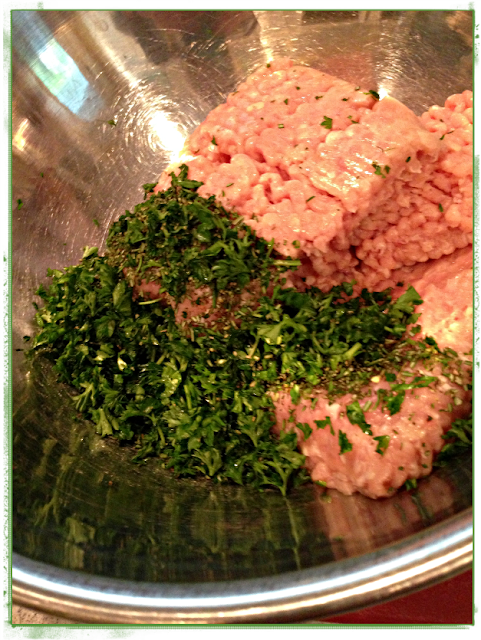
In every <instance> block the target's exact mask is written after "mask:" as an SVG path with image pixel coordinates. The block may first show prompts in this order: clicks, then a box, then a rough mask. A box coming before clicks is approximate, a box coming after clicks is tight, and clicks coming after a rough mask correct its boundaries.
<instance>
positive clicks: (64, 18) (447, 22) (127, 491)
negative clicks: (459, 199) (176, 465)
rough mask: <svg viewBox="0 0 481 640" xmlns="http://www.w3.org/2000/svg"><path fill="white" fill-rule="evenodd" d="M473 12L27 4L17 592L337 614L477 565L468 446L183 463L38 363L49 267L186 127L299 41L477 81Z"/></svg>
mask: <svg viewBox="0 0 481 640" xmlns="http://www.w3.org/2000/svg"><path fill="white" fill-rule="evenodd" d="M471 20H472V12H469V11H421V12H417V11H382V12H381V11H371V12H366V11H348V12H344V11H244V12H237V11H231V12H229V11H183V12H175V11H13V12H12V69H13V82H12V134H13V147H12V180H13V193H12V195H13V215H12V230H13V231H12V247H13V292H14V293H13V351H12V361H13V368H12V381H13V422H14V427H13V510H12V525H13V549H14V554H13V597H14V600H15V601H16V602H17V603H20V604H25V605H29V606H33V607H37V608H40V609H43V610H46V611H50V612H53V613H56V614H60V615H64V616H67V617H71V618H75V619H78V620H83V621H90V622H107V623H119V622H136V623H176V622H194V623H200V622H223V623H232V622H266V621H271V622H272V621H282V622H286V621H294V620H305V619H312V618H314V617H316V618H322V617H325V616H327V615H331V614H333V613H341V612H344V611H348V610H352V609H355V608H359V607H364V606H367V605H371V604H375V603H378V602H381V601H383V600H386V599H389V598H392V597H395V596H398V595H401V594H406V593H408V592H410V591H412V590H415V589H419V588H421V587H424V586H428V585H430V584H433V583H435V582H438V581H441V580H443V579H445V578H448V577H451V576H453V575H455V574H456V573H458V572H461V571H463V570H465V569H467V568H468V567H469V566H470V563H471V533H472V531H471V530H472V511H471V459H470V457H465V458H462V459H458V460H456V461H454V462H453V463H452V464H451V466H449V467H446V468H444V469H440V470H438V471H436V472H435V473H434V474H433V475H432V476H431V477H429V478H428V479H426V480H424V481H422V482H420V483H419V488H418V490H417V491H416V492H414V493H412V492H411V493H407V492H400V493H399V494H397V495H396V496H394V497H392V498H390V499H387V500H380V501H372V500H369V499H367V498H365V497H363V496H359V495H356V496H352V497H346V496H343V495H340V494H339V493H337V492H335V491H327V492H325V491H324V490H323V489H321V488H320V487H317V486H304V487H302V488H299V489H297V490H296V491H294V492H293V493H292V494H291V495H289V497H288V498H286V499H285V498H283V497H282V496H280V495H277V494H275V493H269V492H265V493H262V494H258V493H254V492H252V491H251V490H249V489H247V488H239V487H229V486H225V487H224V486H213V485H211V484H209V483H207V482H201V481H175V480H173V479H172V478H171V477H170V476H169V475H168V474H166V473H165V472H162V471H161V470H159V469H157V468H156V466H155V463H154V462H152V463H150V464H147V465H145V466H143V467H133V466H132V465H131V463H130V457H131V453H130V452H129V451H128V449H126V448H121V447H119V446H118V444H117V442H110V441H108V440H101V439H99V438H98V436H96V435H95V434H94V433H93V432H92V428H91V426H90V425H89V424H88V423H85V422H82V421H79V420H78V419H77V416H76V415H75V413H74V411H73V408H72V404H71V402H70V399H69V389H67V388H65V387H61V386H59V385H57V384H56V382H55V379H54V376H53V374H52V371H51V369H50V368H49V366H48V364H47V363H44V362H41V361H33V362H31V361H26V359H25V357H24V353H23V352H22V351H17V349H23V348H24V347H25V343H24V341H23V336H25V335H32V333H33V330H34V329H33V322H32V320H33V314H34V310H33V307H32V304H31V303H32V301H33V299H34V291H35V290H36V288H37V286H38V285H39V283H40V282H44V281H46V270H47V268H48V267H50V268H62V267H64V266H67V265H70V264H74V263H76V262H78V260H79V258H80V256H81V252H82V247H84V246H85V245H89V246H92V245H97V246H99V247H101V248H103V246H104V243H105V236H106V230H107V227H108V225H109V223H110V222H111V221H112V220H113V219H115V218H117V217H118V216H119V215H121V214H122V213H124V210H125V209H126V208H130V207H132V206H133V205H134V204H136V202H138V201H140V200H141V199H142V196H143V192H142V188H141V187H142V184H144V183H147V182H153V181H155V180H156V178H157V177H158V175H159V174H160V172H161V171H162V170H163V169H164V168H165V166H166V165H167V164H168V162H169V161H170V160H171V159H172V158H174V157H175V156H176V155H177V153H178V152H179V150H180V148H181V147H182V145H183V142H184V139H185V137H186V136H187V135H188V134H189V133H190V132H191V131H192V130H193V129H194V127H195V126H196V125H197V124H198V123H199V122H201V121H202V120H203V119H204V117H205V116H206V115H207V113H208V112H209V111H210V110H211V109H212V108H213V107H215V106H216V105H217V104H219V103H220V102H222V101H223V100H224V99H225V97H226V95H227V93H228V92H230V91H232V90H233V89H234V88H235V86H236V85H237V84H238V83H239V82H240V81H242V80H243V79H244V78H245V77H246V76H247V75H248V74H250V73H251V72H252V71H253V70H254V69H255V68H256V67H257V66H258V65H260V64H264V63H265V62H266V61H268V60H269V59H271V58H272V57H277V56H289V57H291V58H293V59H294V60H295V61H296V62H298V63H301V64H309V65H312V66H315V67H317V68H319V69H322V70H324V71H327V72H329V73H332V74H335V75H338V76H340V77H343V78H346V79H348V80H352V81H354V82H357V83H359V84H364V85H367V86H369V87H372V88H376V89H377V90H378V91H382V92H384V93H389V94H391V95H393V96H394V97H396V98H398V99H400V100H402V101H403V102H405V103H406V104H407V105H408V106H410V107H411V108H412V109H414V111H416V112H417V113H421V112H422V111H423V110H424V109H426V108H427V107H428V106H430V105H432V104H436V103H437V104H442V103H443V102H444V100H445V99H446V97H447V96H448V95H450V94H452V93H456V92H460V91H463V90H464V89H468V88H471V86H472V41H471V27H472V24H471Z"/></svg>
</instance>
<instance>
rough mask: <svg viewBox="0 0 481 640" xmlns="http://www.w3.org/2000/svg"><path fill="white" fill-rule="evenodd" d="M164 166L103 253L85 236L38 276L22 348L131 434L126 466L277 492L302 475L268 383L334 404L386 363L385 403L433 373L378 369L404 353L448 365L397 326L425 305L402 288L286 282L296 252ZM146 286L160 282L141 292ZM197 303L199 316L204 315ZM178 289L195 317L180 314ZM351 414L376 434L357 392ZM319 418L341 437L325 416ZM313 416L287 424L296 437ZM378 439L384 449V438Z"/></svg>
mask: <svg viewBox="0 0 481 640" xmlns="http://www.w3.org/2000/svg"><path fill="white" fill-rule="evenodd" d="M171 175H172V185H171V187H169V189H167V190H165V191H159V192H158V193H152V189H153V188H154V186H155V184H153V183H152V184H147V185H144V191H145V197H144V201H143V202H142V203H140V204H138V205H136V206H135V207H134V209H133V210H132V211H131V212H130V211H126V212H125V214H124V215H122V216H120V218H119V219H118V220H117V221H116V222H114V223H113V224H112V225H111V227H110V229H109V232H108V238H107V251H106V254H105V255H104V256H100V255H99V253H98V250H97V248H95V247H86V248H85V250H84V253H83V256H82V259H81V261H80V263H79V264H78V265H75V266H71V267H67V268H66V269H64V270H57V269H55V270H49V271H48V273H47V275H48V276H49V277H50V279H51V282H50V284H49V285H48V286H44V285H41V286H40V287H39V289H38V291H37V294H38V296H39V297H40V298H41V299H42V301H43V306H36V309H37V312H36V321H37V325H38V327H39V331H38V333H37V335H36V336H35V338H34V339H33V340H32V348H31V350H30V351H29V353H30V355H33V354H34V353H38V354H42V355H44V356H46V357H49V358H50V359H51V360H52V361H53V363H54V364H53V366H54V370H55V372H56V373H57V375H58V378H59V380H60V381H62V382H65V383H67V384H69V385H70V386H72V387H73V388H74V389H75V390H76V392H77V393H76V395H75V396H74V397H73V402H74V406H75V408H76V409H77V411H78V412H79V413H82V414H83V415H84V416H85V417H87V418H89V419H90V420H91V421H92V422H93V423H94V425H95V429H96V431H97V433H98V434H100V435H101V436H103V437H107V436H109V437H112V438H116V439H117V440H119V441H120V442H122V443H124V444H129V445H130V446H131V447H132V450H133V454H134V461H135V462H138V463H142V462H145V461H146V460H147V459H148V458H153V459H154V460H157V464H159V465H160V466H161V467H162V468H164V469H166V470H170V471H171V472H172V473H173V474H175V475H176V476H183V477H197V476H207V477H209V478H210V479H211V480H212V481H214V482H234V483H237V484H249V485H252V486H253V487H255V488H257V489H259V490H264V489H266V488H268V487H271V488H276V489H278V490H279V491H281V492H282V493H283V494H286V492H287V491H288V489H289V488H291V487H295V486H297V485H298V484H300V483H302V482H305V481H307V480H308V476H307V472H306V471H305V470H304V469H303V464H304V456H303V455H302V454H301V453H300V452H299V451H298V450H297V437H296V433H295V432H294V431H282V432H281V434H280V435H279V436H274V435H273V433H272V427H273V426H274V424H275V412H274V409H275V406H274V400H273V397H274V396H275V394H276V393H278V392H279V391H287V392H288V393H290V397H291V400H292V403H293V404H294V405H299V403H300V402H301V400H302V398H306V397H307V398H308V397H310V396H311V395H312V391H313V390H315V389H319V388H323V389H324V390H325V391H326V394H327V397H328V399H329V400H330V401H331V400H333V399H334V398H336V397H340V396H342V395H344V394H346V393H352V394H354V395H355V394H362V390H363V389H364V388H365V387H366V386H367V385H369V381H370V380H371V378H372V376H373V375H375V374H381V372H384V374H385V376H386V380H389V381H390V382H391V383H392V384H391V390H385V391H386V393H385V395H384V397H382V398H380V400H381V402H382V403H383V406H386V407H387V408H389V407H390V406H391V405H389V402H390V398H391V397H392V398H394V399H393V400H391V402H392V403H395V402H397V400H396V398H398V397H399V395H400V394H401V392H405V391H406V389H408V388H410V389H411V388H419V387H422V386H427V385H429V384H432V383H433V380H435V379H436V378H434V377H433V376H417V377H416V376H411V378H412V380H411V381H410V382H409V381H407V380H406V381H403V382H402V383H396V380H398V379H399V376H395V377H392V376H390V377H389V378H388V377H387V376H388V374H389V373H391V374H393V375H394V372H396V373H397V372H399V371H402V369H403V366H404V365H405V363H406V362H408V363H409V362H417V361H421V362H423V364H424V366H429V363H432V362H442V363H444V364H445V367H446V368H447V369H449V367H450V366H453V367H454V366H457V362H458V360H457V359H456V358H455V357H454V355H452V353H450V352H448V351H441V350H440V349H439V348H438V347H437V345H436V343H435V341H434V340H432V339H431V340H428V339H422V340H412V339H411V338H410V337H409V333H406V329H407V327H408V326H409V325H411V324H412V323H413V322H414V321H415V320H416V318H417V316H416V314H415V313H414V309H415V306H416V305H417V304H419V303H420V302H421V300H420V298H419V296H418V295H417V293H416V292H415V290H414V289H412V287H411V288H410V289H408V291H407V292H406V293H404V294H403V295H402V296H401V297H400V298H399V299H398V300H397V301H395V302H393V301H392V299H391V293H390V290H386V291H383V292H378V293H369V292H367V291H366V290H364V291H363V292H362V294H361V296H359V297H356V298H353V297H352V294H353V287H352V284H350V283H344V284H343V285H341V286H338V287H334V288H333V289H332V290H331V291H330V292H328V293H323V292H321V291H320V290H318V289H316V288H311V289H309V290H308V292H307V293H301V292H299V291H297V290H294V289H292V288H286V287H285V286H284V283H285V276H284V274H285V272H286V271H287V270H292V269H295V268H297V266H299V264H300V262H299V261H298V260H294V259H290V258H286V257H284V256H282V255H280V254H277V253H276V252H275V250H274V245H273V242H266V241H265V240H263V239H260V238H257V237H256V236H255V234H254V233H253V231H252V229H250V227H248V226H247V225H244V224H243V222H242V219H241V218H240V217H239V216H237V214H235V213H234V212H228V211H226V210H225V209H224V208H223V207H222V206H221V205H220V204H219V203H218V202H217V201H216V200H215V198H214V196H211V197H210V198H202V197H200V196H199V195H198V193H197V190H198V188H199V187H200V186H201V183H200V182H197V181H195V180H190V179H188V178H187V167H186V166H185V165H182V166H181V167H180V173H179V175H178V176H175V175H174V174H171ZM142 281H145V282H147V283H154V284H156V285H157V287H158V293H156V294H155V295H153V296H152V297H151V296H150V295H149V294H144V293H143V292H142V289H141V288H140V287H139V285H140V283H141V282H142ZM205 291H207V292H208V293H207V294H205V293H201V292H205ZM206 296H207V297H206ZM206 299H207V300H210V304H211V311H210V312H209V313H205V311H202V312H201V311H200V309H205V305H204V307H202V304H203V303H205V300H206ZM186 300H190V302H191V307H192V314H194V315H192V316H191V317H190V318H188V317H187V315H188V314H187V313H186V312H185V313H184V314H178V315H177V314H176V309H177V308H178V306H179V305H180V304H182V303H184V302H185V301H186ZM197 306H198V308H199V313H198V315H195V313H196V311H195V309H196V308H197ZM179 316H180V317H179ZM453 353H454V352H453ZM346 412H347V416H348V418H349V420H350V422H351V423H352V424H357V425H358V426H359V427H360V428H361V429H362V430H363V431H364V432H365V433H366V434H368V435H372V433H371V430H370V425H369V424H367V422H366V419H365V416H364V412H363V409H362V408H361V406H360V404H359V401H358V400H354V401H353V402H352V403H351V404H350V405H348V407H347V408H346ZM289 421H290V420H289ZM314 425H315V427H316V428H320V429H324V428H325V427H326V426H327V425H329V427H330V432H331V434H332V435H333V436H334V435H335V431H334V429H333V425H332V423H331V419H330V417H326V418H325V419H324V420H316V421H314ZM314 425H312V426H310V425H309V424H308V423H306V422H299V423H297V426H298V427H299V429H301V431H302V432H303V433H304V436H305V437H309V435H310V434H311V430H312V427H313V426H314ZM457 431H458V432H459V433H461V431H460V430H459V428H458V429H457ZM450 437H451V436H450ZM458 437H461V436H458ZM466 437H467V436H466ZM466 437H465V439H466ZM338 439H339V446H340V454H343V453H345V452H347V451H350V450H351V448H352V446H353V445H352V444H351V443H350V442H349V441H348V439H347V436H346V434H344V433H343V432H341V431H339V433H338ZM376 440H377V449H376V451H377V452H378V453H380V454H381V455H382V454H383V453H384V451H385V449H386V447H387V445H388V440H386V438H383V437H381V438H380V437H378V438H376ZM448 444H449V443H448Z"/></svg>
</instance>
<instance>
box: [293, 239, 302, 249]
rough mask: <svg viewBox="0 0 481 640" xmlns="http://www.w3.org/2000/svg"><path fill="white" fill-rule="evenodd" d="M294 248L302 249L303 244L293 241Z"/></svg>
mask: <svg viewBox="0 0 481 640" xmlns="http://www.w3.org/2000/svg"><path fill="white" fill-rule="evenodd" d="M292 246H293V247H295V248H296V249H300V247H301V243H300V242H299V240H293V241H292Z"/></svg>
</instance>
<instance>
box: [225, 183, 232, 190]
mask: <svg viewBox="0 0 481 640" xmlns="http://www.w3.org/2000/svg"><path fill="white" fill-rule="evenodd" d="M233 184H234V183H233V182H229V184H226V185H225V188H226V189H227V187H232V185H233Z"/></svg>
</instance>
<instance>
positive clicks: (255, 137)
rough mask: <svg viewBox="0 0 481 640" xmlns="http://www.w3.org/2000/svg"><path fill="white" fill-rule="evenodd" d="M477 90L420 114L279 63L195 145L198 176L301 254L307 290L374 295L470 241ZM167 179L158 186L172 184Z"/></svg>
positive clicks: (286, 248) (214, 115) (206, 192)
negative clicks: (347, 284)
mask: <svg viewBox="0 0 481 640" xmlns="http://www.w3.org/2000/svg"><path fill="white" fill-rule="evenodd" d="M471 100H472V94H471V93H470V92H464V93H463V94H462V95H461V96H453V97H451V98H449V99H448V100H447V102H446V106H445V107H443V108H440V107H433V108H432V109H430V110H429V111H428V112H427V113H426V114H424V115H423V117H422V118H418V117H417V116H416V115H415V114H414V113H413V112H412V111H411V110H409V109H408V108H407V107H405V106H404V105H402V104H401V103H399V102H398V101H396V100H394V99H392V98H389V97H385V98H384V99H382V100H378V99H377V95H376V93H375V92H374V91H368V90H366V89H364V88H362V89H361V88H360V87H356V86H354V85H353V84H351V83H348V82H345V81H344V80H341V79H339V78H335V77H333V76H330V75H328V74H325V73H323V72H321V71H318V70H315V69H312V68H309V67H304V66H299V65H294V64H293V62H292V61H290V60H287V59H280V60H275V61H272V62H271V63H270V64H269V65H267V66H265V67H263V68H261V69H259V70H257V71H256V72H255V73H254V74H252V75H251V76H250V77H249V78H247V80H246V81H245V82H244V83H242V84H241V85H240V86H239V87H238V89H237V91H235V92H234V93H232V94H230V95H229V96H228V98H227V101H226V102H225V103H224V104H222V105H220V106H218V107H217V108H216V109H214V110H213V111H212V112H211V113H210V114H209V115H208V117H207V118H206V120H205V121H204V122H203V123H202V124H201V125H200V126H199V127H198V128H197V129H196V130H195V131H194V133H193V134H192V136H191V137H190V139H189V140H188V142H187V146H186V149H185V155H184V157H183V158H182V161H183V162H186V163H187V164H188V165H189V177H191V178H192V179H195V180H199V181H201V182H203V183H204V185H203V186H202V187H201V189H200V190H199V194H200V195H203V196H210V195H215V196H216V197H217V198H218V199H219V200H220V201H221V202H222V204H223V205H224V206H225V207H226V208H227V209H232V208H234V209H236V210H237V211H238V212H239V213H240V214H241V215H243V216H244V218H245V221H246V223H247V224H249V225H250V226H251V227H252V228H253V229H254V231H255V232H256V234H257V235H258V236H260V237H263V238H265V239H266V240H268V241H269V240H271V239H274V240H275V243H276V244H275V246H276V249H277V250H278V251H279V252H280V253H282V254H283V255H286V256H292V257H298V258H301V260H302V262H303V265H302V267H301V268H300V270H299V272H298V274H297V279H298V284H299V286H301V284H302V283H304V282H305V283H306V284H307V285H316V286H318V287H319V288H321V289H322V290H325V291H327V290H329V289H330V288H331V287H332V286H333V285H337V284H340V283H341V282H343V281H351V280H353V279H356V280H357V281H358V283H359V284H360V286H366V287H368V288H369V289H370V290H376V289H378V288H379V283H380V282H381V281H383V280H385V279H387V278H389V277H390V274H391V273H392V272H393V271H394V270H396V269H399V268H402V267H403V266H411V265H413V264H415V263H417V262H424V261H426V260H429V259H435V258H438V257H440V256H442V255H446V254H450V253H452V252H453V251H455V250H456V249H458V248H462V247H465V246H467V245H469V244H470V243H472V196H471V195H470V193H471V192H470V185H471V186H472V140H471V135H472V106H471V102H470V101H471ZM172 169H175V166H171V167H169V168H168V170H167V171H166V172H165V173H164V175H163V176H162V178H161V181H160V183H159V186H158V188H159V189H160V188H165V187H166V186H167V184H168V182H169V178H168V175H169V173H170V171H171V170H172Z"/></svg>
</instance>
